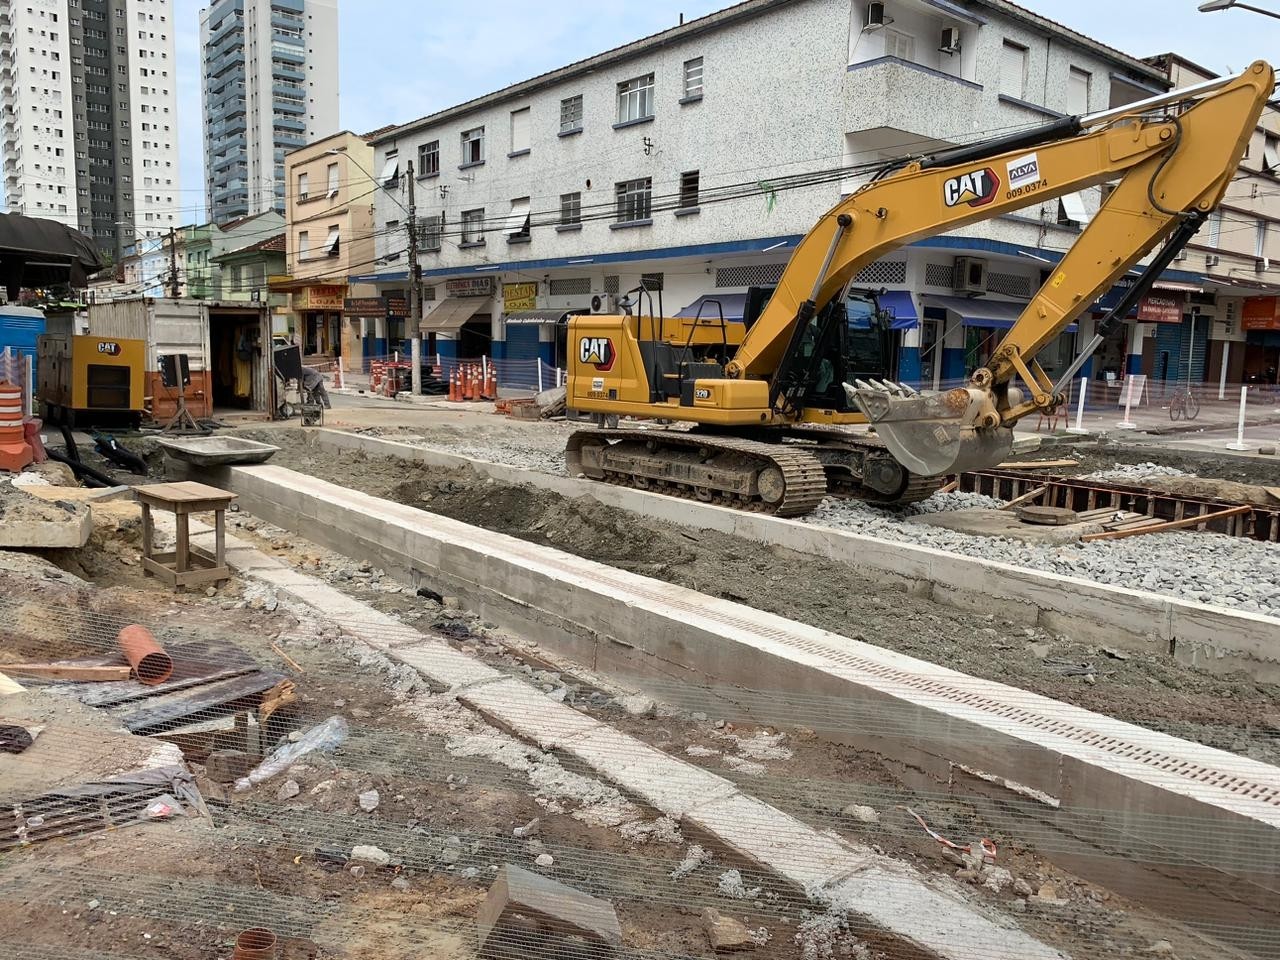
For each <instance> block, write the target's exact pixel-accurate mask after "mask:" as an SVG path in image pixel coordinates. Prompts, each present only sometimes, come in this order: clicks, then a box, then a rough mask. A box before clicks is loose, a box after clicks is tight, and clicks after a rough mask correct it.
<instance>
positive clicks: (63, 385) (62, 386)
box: [37, 334, 147, 427]
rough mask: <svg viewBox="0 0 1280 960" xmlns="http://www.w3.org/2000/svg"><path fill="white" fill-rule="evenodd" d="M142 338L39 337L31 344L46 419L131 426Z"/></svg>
mask: <svg viewBox="0 0 1280 960" xmlns="http://www.w3.org/2000/svg"><path fill="white" fill-rule="evenodd" d="M146 356H147V344H146V341H145V340H125V339H121V338H118V337H93V336H80V337H78V336H71V335H67V334H45V335H44V336H42V337H40V339H39V341H38V342H37V363H38V364H39V376H38V377H37V380H38V381H39V384H40V391H39V392H40V403H41V410H42V412H43V414H44V418H45V420H46V421H48V422H50V423H65V424H66V425H67V426H70V427H74V426H77V425H79V426H85V425H87V424H90V423H93V424H101V425H116V424H123V423H127V424H129V425H131V426H133V427H137V426H138V424H139V423H140V422H141V420H142V398H143V393H144V377H143V368H144V366H145V363H146Z"/></svg>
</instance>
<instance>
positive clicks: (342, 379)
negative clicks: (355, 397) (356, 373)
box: [334, 357, 347, 390]
mask: <svg viewBox="0 0 1280 960" xmlns="http://www.w3.org/2000/svg"><path fill="white" fill-rule="evenodd" d="M346 385H347V376H346V371H345V370H343V369H342V358H341V357H339V358H338V382H337V383H335V384H334V386H335V387H337V388H338V389H339V390H341V389H342V388H343V387H345V386H346Z"/></svg>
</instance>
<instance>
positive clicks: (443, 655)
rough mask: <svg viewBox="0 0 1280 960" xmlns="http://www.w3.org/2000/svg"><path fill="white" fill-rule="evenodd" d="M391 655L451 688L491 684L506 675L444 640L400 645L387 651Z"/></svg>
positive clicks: (393, 658) (394, 658)
mask: <svg viewBox="0 0 1280 960" xmlns="http://www.w3.org/2000/svg"><path fill="white" fill-rule="evenodd" d="M387 656H388V657H390V658H391V659H392V660H395V661H397V662H398V663H403V664H404V665H405V666H407V667H412V668H413V669H415V670H417V671H418V672H419V673H421V674H422V675H423V676H424V677H427V678H429V679H431V680H434V681H435V682H436V683H438V684H440V685H441V686H443V687H445V688H446V689H449V690H453V689H457V688H459V687H465V686H470V685H472V684H478V683H490V682H493V681H496V680H500V679H501V678H502V677H503V676H504V674H503V673H501V672H499V671H497V670H495V669H493V668H492V667H490V666H487V665H485V664H483V663H481V662H480V661H478V660H474V659H472V658H471V657H468V656H467V655H466V654H462V653H459V652H458V651H457V650H454V649H453V648H452V647H450V646H449V645H448V644H446V643H444V642H443V641H435V640H421V641H418V642H416V643H407V644H398V645H397V646H394V647H392V648H391V649H390V650H388V651H387Z"/></svg>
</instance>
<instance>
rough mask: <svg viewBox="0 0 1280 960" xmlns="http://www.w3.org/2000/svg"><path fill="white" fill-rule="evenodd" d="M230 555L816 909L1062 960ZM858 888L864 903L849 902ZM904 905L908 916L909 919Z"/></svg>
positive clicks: (200, 527)
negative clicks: (778, 880)
mask: <svg viewBox="0 0 1280 960" xmlns="http://www.w3.org/2000/svg"><path fill="white" fill-rule="evenodd" d="M192 528H193V538H194V540H195V541H196V542H197V543H200V544H202V545H205V546H211V545H212V543H211V541H212V530H211V529H210V528H209V527H207V526H206V525H204V524H194V523H193V524H192ZM226 551H227V554H226V555H227V560H228V563H229V565H230V566H231V567H232V568H233V569H235V570H236V571H237V572H239V573H241V574H243V575H245V576H250V577H253V578H254V579H257V580H259V581H261V582H263V583H266V584H269V585H271V586H272V587H274V588H275V589H276V590H278V591H279V592H281V593H285V594H287V595H289V596H291V597H292V598H293V599H294V600H295V601H298V602H301V603H304V604H306V605H308V606H310V607H312V608H313V609H314V610H315V611H316V612H317V613H318V614H319V615H320V616H322V617H324V618H326V619H329V620H332V621H335V622H336V623H338V624H339V625H341V627H342V629H343V631H344V632H345V633H347V634H350V635H352V636H355V637H356V638H358V639H360V640H361V641H363V642H364V643H366V644H368V645H369V646H370V647H372V648H374V649H376V650H379V651H382V652H384V653H385V654H386V655H387V656H388V657H390V658H391V659H393V660H396V661H398V662H400V663H403V664H405V665H407V666H410V667H412V668H413V669H414V670H416V671H417V672H418V673H420V674H421V675H422V676H423V677H425V678H426V679H427V680H429V681H431V682H432V683H434V684H435V685H437V686H441V687H444V688H445V689H447V690H452V691H454V692H455V695H456V696H457V698H458V700H459V701H460V702H461V703H463V704H464V705H465V706H467V707H469V708H470V709H472V710H474V711H476V712H477V713H479V714H480V715H481V716H483V717H484V718H485V719H486V720H488V721H489V722H491V723H493V724H494V725H495V726H497V727H499V728H501V729H503V730H505V731H507V732H509V733H510V734H511V735H513V736H515V737H517V738H518V739H521V740H524V741H526V742H529V743H533V744H536V745H537V746H538V747H539V748H540V749H543V750H552V751H559V752H561V753H563V754H567V755H569V756H572V757H574V758H575V759H577V760H579V761H580V762H582V763H584V764H586V765H587V766H588V767H590V768H591V769H592V770H593V771H594V772H595V773H596V774H598V775H600V776H601V777H602V778H604V779H605V780H608V781H610V782H612V783H613V784H614V785H616V786H617V787H618V788H619V789H620V790H622V791H624V792H626V793H629V794H631V795H632V796H635V797H638V798H639V799H641V800H642V801H644V802H645V803H646V804H648V805H649V806H650V807H652V808H653V809H655V810H658V811H659V812H661V813H663V814H666V815H668V816H671V817H673V818H677V819H679V820H680V821H681V824H682V826H684V827H685V828H686V829H690V830H693V831H695V832H697V833H700V834H703V835H705V836H707V837H708V838H711V839H712V840H713V842H715V843H716V844H718V845H719V846H721V847H723V848H726V849H727V850H729V851H730V852H731V853H732V854H734V855H736V856H737V857H738V858H740V859H741V860H743V861H746V862H747V863H750V864H751V865H753V866H754V867H756V868H757V869H762V870H768V871H771V872H772V873H774V874H775V875H777V876H778V877H780V878H781V879H783V880H784V881H786V882H787V883H788V884H790V885H791V886H792V887H794V888H795V889H797V890H798V891H801V892H803V893H804V894H805V895H806V896H808V897H810V898H811V899H813V900H815V901H816V902H818V903H820V904H823V905H827V904H830V905H832V906H833V907H840V908H842V909H846V910H848V912H850V913H854V914H856V915H857V916H858V917H860V918H861V919H862V920H863V921H865V922H867V923H870V924H872V925H874V926H875V927H876V928H878V929H880V930H883V931H885V932H886V933H887V934H888V935H889V936H890V937H892V938H895V939H898V940H905V941H907V942H908V943H909V944H911V946H912V947H914V948H916V949H917V950H921V951H924V952H926V953H927V954H928V955H929V956H936V957H938V958H941V960H988V958H990V957H992V956H1008V957H1018V958H1020V960H1065V955H1064V954H1062V953H1061V952H1060V951H1058V950H1054V949H1052V948H1050V947H1048V946H1047V945H1045V944H1043V943H1041V942H1040V941H1038V940H1036V939H1034V938H1032V937H1030V936H1028V935H1027V934H1025V933H1023V932H1022V931H1021V930H1018V929H1016V928H1015V927H1012V926H1011V925H1008V924H1007V922H1006V923H1005V924H1001V923H997V922H995V921H993V920H992V919H991V918H989V917H988V916H986V915H985V914H984V913H982V912H980V908H979V907H978V906H977V905H974V904H970V903H969V902H967V900H966V899H965V897H964V896H963V894H962V892H961V890H962V888H960V886H959V885H958V884H954V883H950V882H947V883H945V884H931V883H929V882H927V881H926V880H925V878H924V877H922V876H921V875H920V874H919V873H917V871H916V870H915V869H914V868H912V867H910V866H909V865H907V864H905V863H903V862H901V861H898V860H895V859H893V858H891V857H888V856H885V855H883V854H878V853H876V852H875V851H874V850H872V849H871V848H870V847H865V846H862V845H860V844H854V843H850V842H848V841H845V840H844V839H842V838H840V837H838V836H835V835H833V834H829V833H825V832H820V831H818V830H816V829H814V828H812V827H810V826H808V825H807V824H805V823H803V822H801V821H800V820H797V819H796V818H794V817H792V816H791V815H789V814H787V813H784V812H783V811H781V810H778V809H777V808H775V807H772V806H770V805H768V804H766V803H763V802H761V801H760V800H757V799H755V798H754V797H750V796H748V795H746V794H743V793H741V792H739V790H738V788H737V785H736V784H734V783H733V782H732V781H729V780H726V779H724V778H723V777H719V776H717V775H715V774H713V773H711V772H709V771H707V770H704V769H703V768H701V767H698V766H695V765H693V764H690V763H687V762H685V761H683V760H679V759H677V758H675V757H672V756H670V755H669V754H666V753H664V752H663V751H661V750H658V749H657V748H656V747H651V746H649V745H648V744H646V743H644V742H643V741H640V740H637V739H635V738H634V737H630V736H627V735H625V734H622V733H620V732H618V731H617V730H615V729H613V728H612V727H610V726H608V725H607V724H604V723H601V722H600V721H598V720H595V719H593V718H592V717H589V716H586V715H584V714H581V713H579V712H578V711H577V710H574V709H573V708H572V707H569V706H566V705H565V704H562V703H556V702H555V701H553V700H550V699H548V698H547V697H546V696H544V695H543V694H542V693H540V692H539V691H537V690H535V689H534V688H533V687H531V686H529V685H528V684H526V683H523V682H521V681H519V680H516V679H513V678H510V677H507V676H506V675H504V674H502V673H500V672H499V671H497V670H494V669H493V668H492V667H489V666H487V665H486V664H484V663H482V662H480V661H478V660H475V659H473V658H472V657H469V656H467V655H465V654H462V653H459V652H458V651H456V650H454V649H453V648H452V647H450V646H449V645H448V644H447V643H444V642H443V641H440V640H436V639H433V638H431V637H428V636H424V635H423V634H421V633H419V632H418V631H417V630H415V629H414V628H412V627H409V626H407V625H405V624H403V623H401V622H400V621H398V620H395V619H394V618H392V617H389V616H387V615H385V614H382V613H380V612H378V611H377V610H375V609H374V608H372V607H370V606H368V605H367V604H364V603H361V602H360V601H358V600H355V599H353V598H351V597H349V596H347V595H346V594H344V593H342V592H341V591H339V590H336V589H335V588H333V587H331V586H329V585H327V584H325V583H323V582H322V581H320V580H317V579H315V578H313V577H309V576H307V575H305V574H302V573H299V572H298V571H296V570H294V569H293V568H292V567H290V566H288V565H286V564H285V563H283V562H282V561H279V560H277V559H275V558H273V557H269V556H267V555H266V554H263V553H262V552H260V551H258V550H257V549H255V548H254V547H252V546H251V545H250V544H248V543H246V542H245V541H243V540H241V539H239V538H237V537H234V536H228V537H227V538H226ZM851 884H852V885H854V886H856V888H857V889H856V891H855V892H856V896H851V895H850V894H851V891H850V889H849V887H850V885H851ZM904 903H906V904H910V905H911V906H910V909H908V910H904V909H902V907H901V905H902V904H904ZM849 904H856V907H853V908H850V907H849V906H848V905H849Z"/></svg>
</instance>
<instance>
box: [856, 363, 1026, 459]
mask: <svg viewBox="0 0 1280 960" xmlns="http://www.w3.org/2000/svg"><path fill="white" fill-rule="evenodd" d="M844 389H845V393H846V394H847V395H848V397H849V401H850V402H851V403H852V404H853V405H854V406H856V407H857V408H858V409H859V410H861V411H862V413H863V414H864V415H865V416H866V418H867V421H868V422H869V423H871V424H872V425H873V426H874V427H875V428H876V433H878V434H879V436H880V439H881V440H883V441H884V444H885V446H886V447H888V448H889V452H890V453H892V454H893V456H894V458H895V459H896V460H897V461H898V462H899V463H900V464H902V465H903V466H904V467H906V468H907V469H908V470H910V471H911V472H912V473H914V474H918V475H920V476H923V477H942V476H948V475H950V474H956V473H965V472H966V471H969V470H985V469H989V468H991V467H994V466H995V465H996V464H998V463H1000V462H1001V461H1002V460H1004V459H1005V458H1006V457H1007V456H1008V455H1009V451H1010V450H1012V449H1013V431H1012V430H1011V429H1009V428H1008V427H996V428H994V429H992V428H983V427H978V426H976V423H975V421H976V420H977V416H978V414H979V412H980V411H981V410H982V409H983V408H984V407H985V406H987V398H986V395H985V394H983V392H982V391H980V390H976V389H966V388H963V387H957V388H956V389H954V390H948V391H946V392H945V393H918V392H917V391H915V390H913V389H911V388H910V387H908V386H905V385H902V384H896V383H892V382H890V381H881V382H876V383H866V382H864V381H862V380H859V381H857V383H856V386H851V385H850V384H847V383H846V384H845V385H844Z"/></svg>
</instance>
